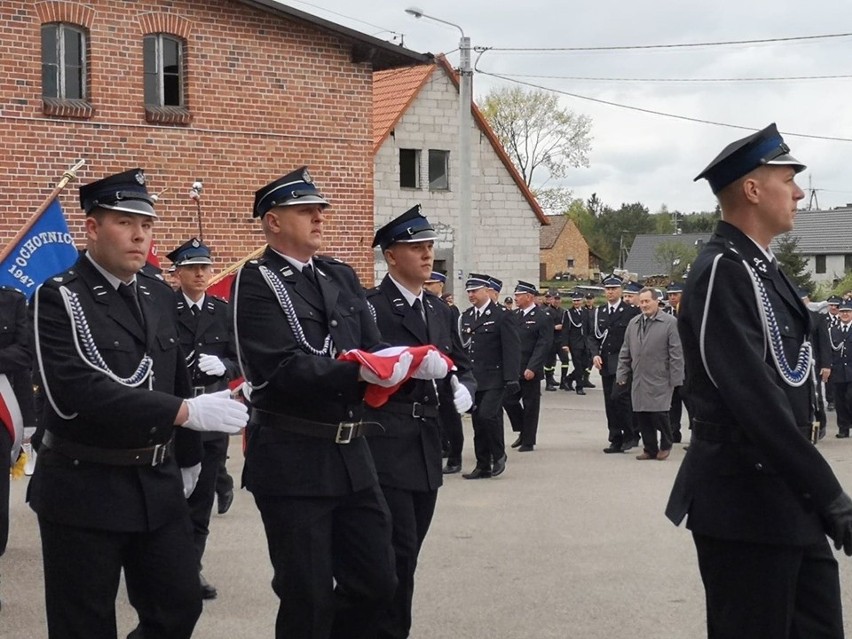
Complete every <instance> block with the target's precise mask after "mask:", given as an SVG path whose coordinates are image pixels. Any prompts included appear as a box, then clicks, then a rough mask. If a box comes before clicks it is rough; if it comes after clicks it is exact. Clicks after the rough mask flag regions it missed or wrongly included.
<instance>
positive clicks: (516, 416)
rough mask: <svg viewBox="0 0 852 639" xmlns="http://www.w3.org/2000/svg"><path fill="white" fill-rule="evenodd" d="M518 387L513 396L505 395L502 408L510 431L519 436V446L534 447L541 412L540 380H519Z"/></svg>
mask: <svg viewBox="0 0 852 639" xmlns="http://www.w3.org/2000/svg"><path fill="white" fill-rule="evenodd" d="M520 386H521V388H520V390H519V391H518V393H516V394H515V395H506V397H505V398H504V399H503V408H505V409H506V414H507V415H508V416H509V422H510V423H511V424H512V430H513V431H514V432H516V433H520V435H521V445H523V446H535V444H536V435H537V434H538V418H539V413H540V412H541V380H539V379H531V380H526V379H521V380H520Z"/></svg>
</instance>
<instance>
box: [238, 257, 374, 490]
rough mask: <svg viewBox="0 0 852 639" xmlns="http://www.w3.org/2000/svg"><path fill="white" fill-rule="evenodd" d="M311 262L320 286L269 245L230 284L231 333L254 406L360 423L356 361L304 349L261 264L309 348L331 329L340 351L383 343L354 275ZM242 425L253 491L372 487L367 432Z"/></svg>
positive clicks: (334, 264)
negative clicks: (314, 432)
mask: <svg viewBox="0 0 852 639" xmlns="http://www.w3.org/2000/svg"><path fill="white" fill-rule="evenodd" d="M313 262H314V265H315V267H316V274H317V279H318V280H319V287H320V291H317V289H316V287H315V286H314V285H313V284H312V283H311V282H310V281H309V280H308V279H307V278H306V277H305V276H304V275H302V274H301V273H300V272H299V271H297V270H295V269H294V268H293V266H292V265H291V264H290V262H288V261H287V260H286V259H285V258H284V257H282V256H281V255H279V254H278V253H276V252H275V251H273V250H272V249H270V248H268V247H267V249H266V251H265V252H264V254H263V255H262V256H261V257H260V258H259V259H257V260H252V261H250V262H249V263H248V264H246V265H245V266H244V267H243V268H242V269H241V271H240V272H239V274H238V277H237V278H236V280H235V283H234V290H233V295H232V297H231V299H232V302H231V303H232V305H233V307H234V308H233V312H234V315H235V324H236V330H235V336H236V340H237V347H238V349H239V351H240V356H241V358H242V365H243V368H244V372H245V374H246V377H247V379H248V380H249V381H250V382H251V383H252V385H253V390H252V393H251V404H252V408H253V409H255V410H259V411H265V412H266V413H272V414H273V415H274V416H278V417H280V418H281V419H282V420H283V421H286V418H287V417H288V416H293V417H297V418H301V419H306V420H312V421H316V422H323V423H328V424H338V423H339V422H342V421H346V422H351V421H358V420H360V419H361V417H362V415H363V399H364V392H365V391H366V388H367V385H366V383H365V382H360V381H358V375H359V371H360V367H359V365H358V364H356V363H354V362H343V361H339V360H337V359H335V358H334V357H332V356H328V355H326V356H322V357H320V356H317V355H315V354H312V353H311V352H309V351H307V350H306V349H305V348H304V346H303V344H302V343H301V342H300V340H299V339H297V337H296V335H295V334H294V330H293V327H291V326H290V324H289V323H288V319H287V315H286V314H285V313H284V311H283V310H282V308H281V305H280V304H279V302H278V299H277V298H276V296H275V295H274V294H273V292H272V290H271V289H270V287H269V285H268V284H267V283H266V280H265V279H264V277H263V275H262V272H261V270H260V269H261V267H266V268H268V269H269V270H270V271H271V272H272V274H273V275H274V276H276V277H277V278H278V281H279V282H280V283H281V285H282V286H283V287H284V289H285V290H286V291H287V293H288V295H289V299H290V301H291V303H292V312H293V314H294V316H295V319H296V320H297V321H298V324H297V326H298V327H299V329H300V330H301V331H302V332H303V333H304V338H305V340H306V341H307V343H308V344H310V345H311V346H312V347H313V348H316V349H321V347H322V345H323V341H324V340H325V339H326V337H327V336H329V335H331V339H332V340H333V342H334V347H335V349H336V351H337V352H342V351H345V350H351V349H353V348H360V349H364V350H374V349H376V348H381V347H382V346H384V344H383V343H382V342H381V337H380V335H379V329H378V328H377V327H376V323H375V321H373V317H372V315H371V314H370V311H369V307H368V306H367V301H366V299H365V297H364V293H363V289H362V287H361V283H360V282H359V280H358V276H357V275H356V274H355V271H354V270H352V268H351V267H350V266H348V265H346V264H344V263H343V262H338V261H337V260H333V259H329V258H322V257H319V256H316V255H315V256H314V257H313ZM299 329H297V330H299ZM248 428H249V434H248V444H247V448H246V462H245V467H244V471H243V479H244V481H245V484H246V487H247V488H248V489H249V490H251V491H252V492H253V493H256V494H265V495H280V496H291V497H300V496H312V497H332V496H342V495H347V494H349V493H351V492H353V491H359V490H363V489H365V488H368V487H370V486H375V485H376V483H377V478H376V470H375V466H374V465H373V458H372V457H371V456H370V450H369V447H368V445H367V442H366V441H365V439H364V438H363V437H358V438H355V439H353V440H352V441H351V442H350V443H348V444H345V445H340V444H336V443H335V442H334V440H333V439H331V438H327V439H326V438H320V437H311V436H307V435H301V434H298V433H292V432H286V431H283V430H280V429H277V428H272V427H266V426H260V427H258V426H257V425H256V424H253V423H251V422H250V423H249V426H248Z"/></svg>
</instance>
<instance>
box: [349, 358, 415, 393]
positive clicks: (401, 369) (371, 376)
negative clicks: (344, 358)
mask: <svg viewBox="0 0 852 639" xmlns="http://www.w3.org/2000/svg"><path fill="white" fill-rule="evenodd" d="M411 360H412V356H411V353H408V352H405V353H403V354H402V355H400V356H399V359H398V360H397V362H396V364H394V365H393V372H392V373H391V376H390V377H389V378H388V379H379V378H378V377H376V374H375V373H374V372H373V371H371V370H370V369H369V368H367V367H366V366H362V367H361V379H363V380H364V381H365V382H367V383H368V384H375V385H376V386H383V387H385V388H390V387H391V386H396V385H397V384H399V383H400V382H401V381H402V380H404V379H405V376H406V375H407V374H408V369H409V368H411Z"/></svg>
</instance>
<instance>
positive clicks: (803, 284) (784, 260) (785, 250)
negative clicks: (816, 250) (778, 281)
mask: <svg viewBox="0 0 852 639" xmlns="http://www.w3.org/2000/svg"><path fill="white" fill-rule="evenodd" d="M798 247H799V238H797V237H793V236H792V235H790V234H789V233H785V234H784V235H782V236H780V237H779V238H778V242H777V243H776V245H775V247H774V248H773V250H772V252H773V253H774V254H775V257H776V259H777V260H778V264H779V265H780V266H781V268H782V269H783V270H784V273H786V274H787V277H789V278H790V280H792V282H793V284H795V285H796V286H797V287H799V288H803V289H805V290H806V291H807V292H808V294H809V295H810V294H813V292H814V290H815V289H816V285H815V284H814V281H813V280H812V279H811V276H810V273H808V260H807V258H805V257H803V256H802V255H801V254H800V253H799V250H798Z"/></svg>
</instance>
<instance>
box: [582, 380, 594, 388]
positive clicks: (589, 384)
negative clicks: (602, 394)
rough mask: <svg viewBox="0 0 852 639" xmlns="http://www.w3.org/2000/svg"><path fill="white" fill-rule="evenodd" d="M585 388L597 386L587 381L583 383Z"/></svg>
mask: <svg viewBox="0 0 852 639" xmlns="http://www.w3.org/2000/svg"><path fill="white" fill-rule="evenodd" d="M583 386H584V387H586V388H596V386H595V385H594V384H592V383H591V382H590V381H589V380H585V381H584V382H583Z"/></svg>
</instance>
